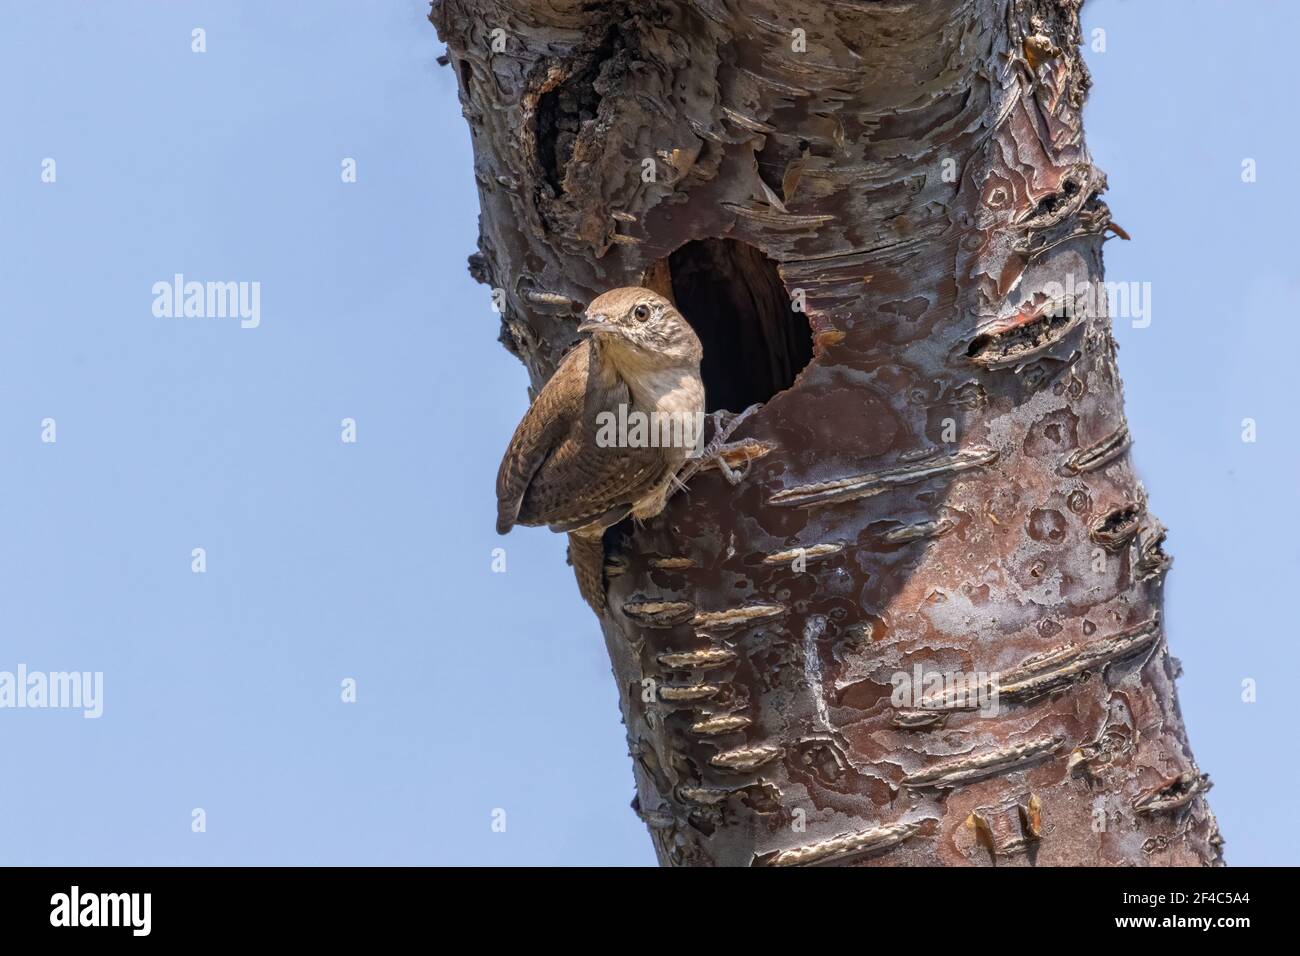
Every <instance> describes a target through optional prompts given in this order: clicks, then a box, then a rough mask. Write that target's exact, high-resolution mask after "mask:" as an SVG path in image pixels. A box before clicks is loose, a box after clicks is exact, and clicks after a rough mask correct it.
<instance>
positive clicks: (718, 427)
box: [675, 403, 763, 488]
mask: <svg viewBox="0 0 1300 956" xmlns="http://www.w3.org/2000/svg"><path fill="white" fill-rule="evenodd" d="M762 407H763V406H762V404H761V403H760V404H757V405H750V406H749V408H747V409H745V410H744V411H743V412H741V413H740V414H739V415H736V416H735V417H733V418H732V419H731V420H730V421H726V422H725V423H724V421H723V417H724V416H725V415H726V414H727V413H726V412H725V411H716V412H714V413H713V415H712V418H713V440H712V441H710V442H709V443H708V445H706V446H705V447H704V450H703V451H702V452H700V454H699V455H697V456H696V457H695V458H692V459H691V460H690V461H688V462H687V463H686V464H685V465H683V466H682V468H681V470H680V471H678V472H677V476H676V478H675V483H676V485H677V487H678V488H685V487H686V482H688V481H689V480H690V479H691V478H692V477H694V475H695V473H696V472H697V471H699V470H700V469H701V468H703V467H705V466H706V465H708V464H715V465H717V467H718V470H719V471H721V472H722V475H723V477H724V478H726V479H727V481H728V482H729V483H730V484H732V485H738V484H740V482H741V481H742V480H743V479H744V477H745V475H746V473H747V472H748V471H749V458H748V457H747V456H742V457H741V459H740V461H741V467H739V468H734V467H732V465H731V464H730V463H729V462H728V461H727V454H728V452H731V451H733V450H736V449H737V447H738V446H733V445H728V444H727V439H728V438H730V437H731V436H732V435H733V434H735V432H736V430H737V429H738V428H740V426H741V424H742V423H743V422H744V421H745V419H747V418H748V417H749V416H750V415H752V414H754V412H756V411H758V410H759V409H760V408H762Z"/></svg>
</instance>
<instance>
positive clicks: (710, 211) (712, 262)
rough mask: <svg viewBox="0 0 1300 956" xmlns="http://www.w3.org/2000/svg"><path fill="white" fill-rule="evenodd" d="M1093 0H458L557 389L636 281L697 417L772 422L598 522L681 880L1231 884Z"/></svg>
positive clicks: (502, 218)
mask: <svg viewBox="0 0 1300 956" xmlns="http://www.w3.org/2000/svg"><path fill="white" fill-rule="evenodd" d="M1078 5H1079V0H967V2H957V0H950V2H949V0H911V2H869V0H611V2H607V3H595V2H591V0H513V2H505V0H442V2H440V3H435V4H434V9H433V13H432V20H433V22H434V23H435V25H436V26H437V28H438V32H439V35H440V36H441V38H442V39H443V40H445V41H446V43H447V45H448V55H449V59H450V62H451V63H452V64H453V65H454V67H455V69H456V71H457V73H458V75H459V78H460V91H461V100H462V103H463V106H464V113H465V117H466V119H467V120H468V122H469V126H470V130H471V133H472V136H473V143H474V152H475V174H476V178H477V181H478V184H479V190H480V196H481V202H482V221H481V238H480V248H479V252H478V253H477V254H476V255H474V256H472V257H471V271H472V272H473V274H474V275H475V277H476V278H478V279H479V280H480V281H483V282H485V283H488V284H489V285H491V286H492V287H494V289H496V290H500V292H499V295H498V300H499V302H500V305H501V310H502V340H503V342H504V344H505V345H506V347H507V348H508V349H510V350H511V351H512V352H513V353H514V354H515V355H517V356H518V357H519V358H520V359H521V360H522V361H523V362H524V364H525V365H526V366H527V368H528V371H529V374H530V376H531V378H532V384H533V386H534V388H537V387H540V386H541V385H542V383H543V382H545V380H546V378H547V376H548V375H549V374H550V373H551V372H552V371H553V370H554V368H555V367H556V364H557V363H558V361H559V359H560V357H561V355H562V354H563V353H564V351H565V350H566V349H567V348H568V347H570V346H571V345H572V344H573V343H574V342H575V341H576V338H577V336H576V333H575V327H576V324H577V323H576V313H577V312H578V311H580V309H581V307H582V305H583V304H584V303H586V302H587V301H589V300H590V299H592V298H594V297H595V296H596V295H597V294H599V293H600V292H602V291H604V290H606V289H609V288H612V287H616V286H626V285H650V286H652V287H655V288H658V289H659V290H661V291H664V292H666V293H667V294H669V295H671V296H673V297H674V299H675V301H676V302H677V304H678V306H679V308H680V309H681V311H682V312H683V314H684V315H685V316H686V317H687V319H688V320H690V321H691V323H692V324H693V325H694V326H695V327H696V329H697V331H698V332H699V334H700V337H701V339H702V341H703V343H704V347H705V356H706V357H705V363H704V367H703V373H704V379H705V385H706V388H707V390H708V402H709V406H710V408H711V409H716V408H725V409H730V410H732V411H739V410H740V409H741V408H743V407H745V406H747V405H749V404H750V403H752V402H755V401H762V402H765V404H764V405H763V407H762V409H761V410H760V411H759V412H757V413H756V414H755V415H753V416H751V417H750V418H749V419H748V420H747V421H746V422H745V424H744V425H743V426H742V427H741V429H740V431H739V432H738V433H737V436H736V437H737V438H743V439H744V440H745V442H746V444H747V455H748V456H749V457H751V458H752V459H753V460H752V461H751V462H750V463H749V470H748V472H747V474H746V476H745V478H744V479H743V480H742V481H741V483H740V484H739V485H737V486H735V487H733V486H732V485H730V484H729V483H728V482H727V481H724V480H723V476H722V475H721V474H720V473H719V472H718V471H704V472H702V473H700V474H699V475H697V476H696V477H695V478H694V479H693V480H692V482H691V486H690V488H689V491H687V492H683V493H679V494H678V495H677V496H675V497H674V498H673V499H672V500H671V501H670V502H669V506H668V509H667V510H666V511H665V512H664V513H663V514H662V515H661V516H660V517H659V518H657V519H655V520H653V521H651V522H648V523H647V524H646V525H644V526H643V527H639V528H637V527H632V526H631V525H627V526H620V527H619V528H617V529H613V530H611V532H610V533H609V534H607V536H606V550H607V575H608V578H609V582H608V587H609V600H610V607H609V610H608V611H607V613H606V614H605V616H604V617H603V619H602V621H601V624H602V627H603V629H604V634H605V640H606V643H607V645H608V648H609V653H610V657H611V659H612V661H613V665H614V673H615V675H616V678H617V680H618V683H619V691H620V694H621V698H622V710H623V716H624V721H625V723H626V725H627V731H628V739H629V744H630V748H631V753H632V756H633V760H634V769H635V776H636V785H637V798H636V801H635V802H634V805H635V806H636V807H637V809H638V812H639V813H640V814H641V816H642V818H643V819H644V820H645V821H646V823H647V825H648V826H649V828H650V832H651V836H652V838H653V840H654V843H655V846H656V849H657V852H658V855H659V859H660V861H661V862H662V863H664V864H674V865H728V866H751V865H759V866H762V865H776V866H782V865H798V864H816V863H846V862H847V863H852V864H857V865H934V864H982V865H988V864H991V863H992V864H997V865H1007V864H1012V865H1023V864H1035V863H1037V864H1103V865H1117V864H1123V865H1143V864H1154V865H1194V864H1203V865H1208V864H1215V863H1218V862H1220V856H1221V851H1220V848H1221V846H1222V840H1221V839H1220V837H1219V835H1218V829H1217V826H1216V824H1215V821H1214V816H1213V814H1212V813H1211V812H1210V810H1209V807H1208V805H1207V804H1206V801H1205V799H1204V796H1203V794H1204V791H1205V790H1206V789H1208V785H1209V783H1208V778H1206V777H1204V776H1203V775H1202V774H1201V773H1200V771H1199V770H1198V768H1197V766H1196V762H1195V760H1194V758H1193V756H1192V752H1191V750H1190V748H1189V746H1188V742H1187V738H1186V735H1185V732H1184V729H1183V724H1182V719H1181V716H1180V714H1179V711H1178V706H1177V702H1176V696H1175V690H1174V678H1175V677H1176V675H1177V671H1178V664H1177V662H1176V661H1175V660H1174V659H1173V658H1172V657H1170V655H1169V653H1168V651H1167V649H1166V646H1165V640H1164V634H1163V631H1162V629H1161V622H1160V606H1161V591H1162V581H1163V576H1164V573H1165V571H1166V570H1167V568H1168V566H1169V558H1168V557H1167V556H1166V555H1165V553H1164V552H1163V550H1162V548H1161V543H1162V539H1163V535H1164V532H1163V529H1162V528H1161V526H1160V524H1159V522H1158V521H1156V519H1155V518H1153V517H1152V516H1151V515H1150V514H1148V512H1147V510H1146V498H1145V495H1144V492H1143V489H1142V486H1141V484H1140V483H1139V482H1138V480H1137V479H1136V477H1135V476H1134V474H1133V471H1132V468H1131V466H1130V463H1129V456H1128V448H1129V435H1128V431H1127V428H1126V426H1125V422H1124V414H1123V398H1122V391H1121V385H1120V380H1119V375H1118V373H1117V370H1116V364H1115V341H1114V339H1113V338H1112V336H1111V331H1110V319H1109V316H1108V314H1107V306H1106V298H1105V296H1104V294H1103V295H1099V296H1098V295H1093V294H1090V293H1091V292H1092V290H1093V289H1094V285H1093V284H1094V283H1097V282H1099V281H1100V280H1101V276H1102V243H1103V240H1104V237H1105V233H1106V232H1107V230H1108V229H1113V228H1114V227H1111V224H1110V213H1109V210H1108V209H1107V207H1106V205H1105V203H1104V202H1102V201H1101V199H1100V198H1099V196H1100V193H1101V192H1102V191H1103V190H1104V188H1105V178H1104V176H1103V174H1102V173H1101V172H1100V171H1099V170H1097V168H1096V167H1094V166H1093V165H1092V163H1091V161H1090V157H1089V154H1088V152H1087V149H1086V147H1085V146H1084V141H1083V130H1082V124H1081V115H1080V114H1081V110H1082V106H1083V101H1084V97H1085V94H1086V92H1087V89H1088V86H1089V77H1088V73H1087V69H1086V67H1085V66H1084V64H1083V62H1082V59H1081V57H1080V54H1079V51H1078V47H1079V43H1080V33H1079V22H1078ZM1115 231H1118V230H1115ZM505 439H506V436H504V435H503V436H502V443H503V447H504V443H505ZM733 440H734V439H733Z"/></svg>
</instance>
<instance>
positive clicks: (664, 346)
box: [578, 286, 704, 367]
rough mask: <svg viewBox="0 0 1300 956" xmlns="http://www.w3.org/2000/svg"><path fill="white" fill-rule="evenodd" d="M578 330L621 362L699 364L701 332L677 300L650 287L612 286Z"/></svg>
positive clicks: (602, 295)
mask: <svg viewBox="0 0 1300 956" xmlns="http://www.w3.org/2000/svg"><path fill="white" fill-rule="evenodd" d="M578 331H579V332H589V333H590V334H591V336H592V339H593V340H594V341H595V342H596V343H597V344H598V345H599V346H600V348H601V349H602V350H603V351H606V352H607V353H609V354H610V355H611V357H613V358H614V360H615V361H616V362H619V363H620V364H623V363H635V364H638V365H642V366H645V367H671V366H678V365H688V366H698V365H699V364H700V358H701V357H702V356H703V354H704V348H703V346H701V345H700V340H699V337H698V336H697V335H696V334H695V330H694V329H692V328H691V325H690V323H689V322H687V321H686V319H685V318H683V316H682V314H681V313H680V312H678V311H677V309H676V308H674V307H673V304H672V303H671V302H669V301H668V300H667V299H665V298H664V297H663V296H661V295H659V294H658V293H657V292H652V291H650V290H649V289H642V288H639V287H635V286H630V287H628V288H624V289H611V290H610V291H608V292H605V293H602V294H601V295H599V296H597V297H596V298H595V299H594V300H592V303H591V305H589V306H587V314H586V316H585V317H584V319H583V322H582V324H581V325H579V326H578Z"/></svg>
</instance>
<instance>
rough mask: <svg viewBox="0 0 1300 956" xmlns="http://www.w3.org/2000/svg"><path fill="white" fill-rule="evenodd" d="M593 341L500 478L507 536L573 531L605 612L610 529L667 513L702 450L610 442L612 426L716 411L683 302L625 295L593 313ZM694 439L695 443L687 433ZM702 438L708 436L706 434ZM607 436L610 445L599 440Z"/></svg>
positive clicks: (548, 389)
mask: <svg viewBox="0 0 1300 956" xmlns="http://www.w3.org/2000/svg"><path fill="white" fill-rule="evenodd" d="M579 331H583V332H590V333H591V335H592V337H591V339H590V340H589V341H586V342H583V343H581V344H579V345H578V346H577V347H576V348H575V349H573V351H571V352H570V353H569V354H568V355H567V356H566V357H565V358H564V360H563V361H562V362H561V363H560V367H559V368H558V369H557V370H556V371H555V374H554V375H552V376H551V379H550V380H549V381H548V382H547V383H546V385H545V386H544V387H543V388H542V391H541V394H539V395H538V396H537V398H536V400H535V401H534V402H533V404H532V406H531V407H530V408H529V409H528V411H527V413H525V415H524V418H523V421H521V422H520V423H519V427H518V428H517V429H515V434H514V437H513V438H512V439H511V440H510V447H509V448H508V449H507V450H506V454H505V457H504V458H503V459H502V461H501V468H500V470H499V471H498V473H497V531H498V532H500V533H501V534H505V533H507V532H508V531H509V530H510V529H511V528H512V527H513V526H514V525H516V524H521V525H527V526H536V525H547V526H549V527H550V528H551V530H553V531H566V532H568V533H569V535H570V538H569V561H570V563H571V564H573V567H574V572H575V574H576V576H577V578H578V588H579V590H580V591H581V592H582V596H583V597H584V598H585V599H586V601H587V603H588V604H590V605H591V606H592V608H593V609H595V610H596V611H597V612H600V611H602V610H604V606H605V587H604V551H603V548H602V545H601V539H602V536H603V534H604V531H605V529H606V528H608V527H610V526H611V525H613V524H616V523H617V522H619V521H621V520H622V519H623V518H625V517H627V516H628V515H629V514H632V515H633V516H634V517H636V518H637V519H638V520H644V519H647V518H651V517H653V516H654V515H656V514H658V513H659V512H660V511H662V510H663V507H664V503H665V501H666V500H667V497H668V494H669V492H670V491H671V488H672V482H673V478H674V476H675V475H676V473H677V471H678V469H679V468H680V467H681V466H682V464H683V462H684V461H685V460H686V458H687V457H688V454H689V453H690V451H691V448H690V447H682V443H680V442H679V443H676V444H674V443H669V444H668V445H667V446H666V447H665V446H664V445H662V444H660V445H654V444H637V442H636V441H635V436H634V435H633V433H632V432H630V431H629V432H628V435H633V440H632V441H631V442H629V441H626V440H623V439H625V438H626V437H627V436H626V435H624V436H618V437H619V439H620V440H618V441H616V442H615V443H613V444H610V443H609V441H608V439H609V437H610V433H609V431H608V430H606V431H604V432H602V425H603V424H604V425H608V423H609V421H611V419H610V418H609V417H607V416H613V419H612V420H617V419H618V418H619V417H620V406H622V413H621V414H622V417H623V419H624V420H628V419H631V420H635V416H634V414H633V413H639V414H641V415H643V416H646V417H648V416H650V415H651V413H658V414H659V415H660V416H675V417H677V418H678V419H682V420H686V419H689V421H690V425H691V426H692V427H697V426H698V422H699V421H700V420H702V418H703V414H704V385H703V382H702V381H701V380H700V357H701V347H700V342H699V339H698V338H697V337H696V335H695V332H694V331H693V330H692V329H691V327H690V325H689V323H687V321H686V320H685V319H684V318H683V317H682V316H681V314H680V313H679V312H677V310H676V309H675V308H673V306H672V303H670V302H669V301H668V300H667V299H665V298H663V297H662V296H660V295H657V294H656V293H654V292H651V291H650V290H649V289H641V288H626V289H614V290H612V291H610V292H606V293H605V294H604V295H601V296H599V297H598V298H597V299H596V300H595V301H594V302H592V303H591V305H590V306H589V307H588V309H587V316H586V321H584V322H583V323H582V325H581V326H579ZM682 434H687V433H686V432H683V433H682ZM695 434H696V435H697V436H698V433H695ZM598 439H599V440H598Z"/></svg>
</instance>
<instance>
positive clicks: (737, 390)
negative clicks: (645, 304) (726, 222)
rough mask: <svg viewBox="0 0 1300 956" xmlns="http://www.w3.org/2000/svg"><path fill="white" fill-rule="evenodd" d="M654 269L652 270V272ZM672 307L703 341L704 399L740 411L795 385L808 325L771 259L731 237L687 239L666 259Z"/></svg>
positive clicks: (807, 357) (808, 343)
mask: <svg viewBox="0 0 1300 956" xmlns="http://www.w3.org/2000/svg"><path fill="white" fill-rule="evenodd" d="M655 271H658V270H655ZM667 278H668V281H669V285H670V287H671V289H672V293H673V299H674V300H675V301H676V303H677V308H678V310H679V311H680V312H681V313H682V315H684V316H685V317H686V320H687V321H688V322H690V323H691V326H692V327H693V328H694V329H695V333H696V335H698V336H699V337H700V342H701V343H703V345H704V361H703V363H702V364H701V367H700V372H701V375H702V377H703V378H704V390H705V405H706V408H707V410H708V411H710V412H712V411H715V410H717V409H720V408H725V409H728V410H730V411H733V412H739V411H741V410H743V409H745V408H748V407H749V406H750V405H753V404H754V403H756V402H766V401H767V400H768V399H769V398H771V397H772V396H773V395H775V394H776V393H777V392H780V391H782V390H784V389H787V388H789V387H790V386H791V385H793V384H794V380H795V376H797V375H798V374H799V373H800V372H801V371H802V370H803V369H804V367H805V366H806V365H807V364H808V363H809V361H811V360H812V330H811V329H810V328H809V326H808V321H807V319H806V318H805V317H804V315H803V314H802V313H800V312H795V311H794V310H793V309H792V308H791V300H790V295H789V294H788V293H787V292H786V289H785V284H784V283H783V282H782V281H781V274H780V273H779V272H778V271H777V267H776V263H775V262H773V261H772V260H771V259H769V258H768V257H767V256H765V255H763V253H762V252H760V251H759V250H758V249H755V248H754V247H753V246H750V245H747V244H745V243H743V242H738V241H736V240H734V239H701V240H697V241H695V242H689V243H687V244H686V245H684V246H682V247H681V248H680V249H678V250H677V251H676V252H674V253H673V254H672V255H670V256H669V257H668V276H667Z"/></svg>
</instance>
